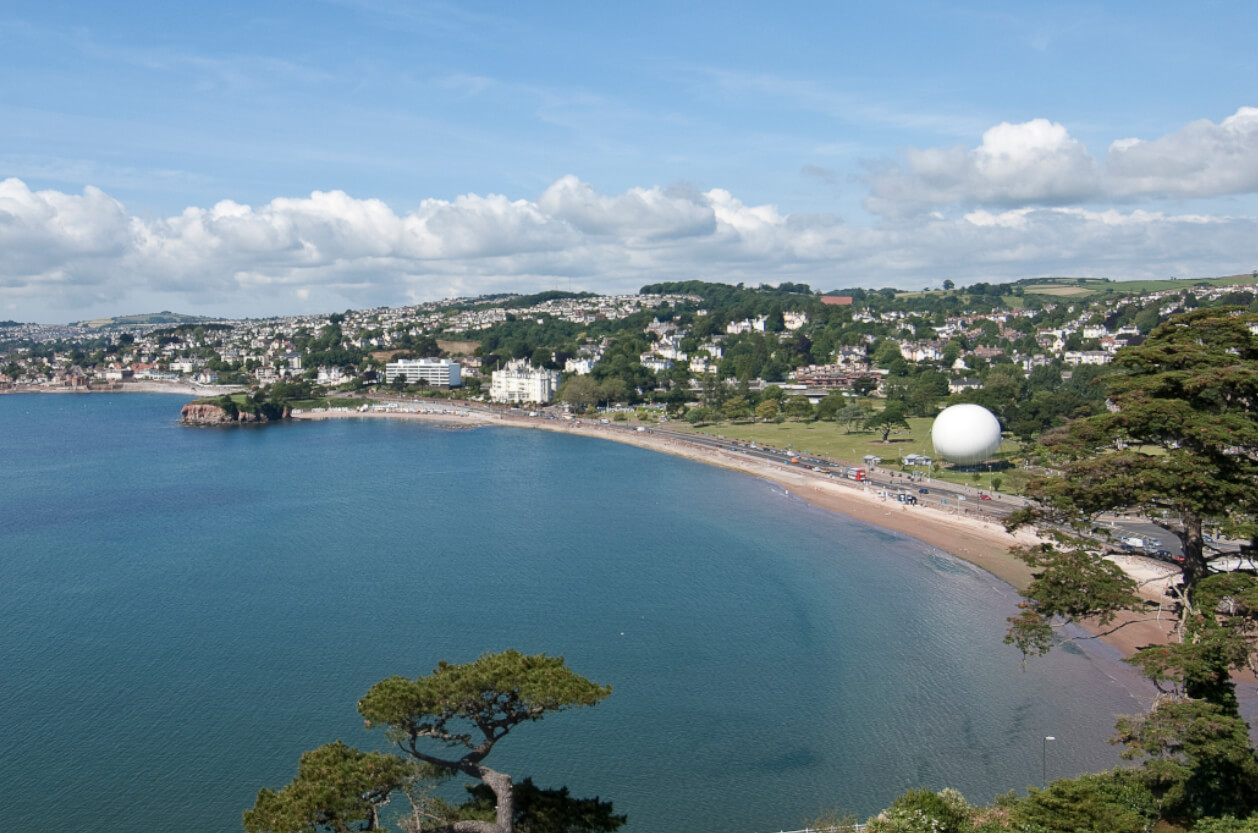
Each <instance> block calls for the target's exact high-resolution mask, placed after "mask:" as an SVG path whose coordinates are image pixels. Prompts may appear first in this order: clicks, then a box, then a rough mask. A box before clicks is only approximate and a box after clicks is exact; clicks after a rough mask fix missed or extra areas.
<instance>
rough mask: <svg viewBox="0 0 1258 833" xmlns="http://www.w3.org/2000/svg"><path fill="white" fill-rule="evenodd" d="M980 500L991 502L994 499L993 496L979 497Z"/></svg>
mask: <svg viewBox="0 0 1258 833" xmlns="http://www.w3.org/2000/svg"><path fill="white" fill-rule="evenodd" d="M978 499H979V500H991V499H992V496H991V495H979V496H978Z"/></svg>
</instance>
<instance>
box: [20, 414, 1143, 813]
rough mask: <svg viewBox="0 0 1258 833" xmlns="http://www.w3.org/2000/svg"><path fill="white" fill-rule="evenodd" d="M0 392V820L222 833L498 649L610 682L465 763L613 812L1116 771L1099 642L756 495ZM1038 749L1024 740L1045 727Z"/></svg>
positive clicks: (959, 574)
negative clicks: (374, 707)
mask: <svg viewBox="0 0 1258 833" xmlns="http://www.w3.org/2000/svg"><path fill="white" fill-rule="evenodd" d="M180 404H182V400H181V399H179V398H177V397H175V398H172V397H165V396H143V395H96V394H93V395H84V396H72V395H66V396H34V395H30V396H22V395H8V396H0V743H2V749H0V826H2V827H4V828H5V829H30V828H33V827H34V826H36V825H43V824H48V823H52V824H53V825H55V826H56V827H57V828H58V829H66V830H80V829H93V830H96V831H131V830H136V829H143V828H149V829H179V830H182V831H190V833H199V831H224V830H238V829H240V828H239V823H240V822H239V819H240V813H241V811H242V810H244V809H246V808H247V807H249V806H251V805H252V802H253V798H254V795H255V794H256V792H257V790H258V788H259V787H262V786H271V787H279V786H281V785H282V784H284V783H285V782H286V781H287V780H288V779H289V778H291V776H292V774H293V772H294V771H295V767H296V761H297V758H298V756H299V755H300V753H301V752H302V751H303V750H306V749H309V748H312V747H314V746H317V745H319V744H322V743H326V742H329V741H332V740H335V739H338V738H339V739H342V740H344V741H345V742H347V743H350V744H354V745H358V746H363V747H379V746H382V745H383V743H384V739H383V738H382V737H381V736H380V734H379V733H378V732H367V731H365V730H364V729H363V726H362V720H361V718H359V717H358V715H357V713H356V712H355V709H354V704H355V702H356V701H357V699H358V698H359V697H360V696H361V695H362V694H363V693H364V692H365V691H366V690H367V688H368V687H369V686H370V685H371V684H372V683H374V682H375V681H377V680H379V679H381V678H383V677H386V676H390V675H393V674H403V675H407V676H415V675H418V674H421V673H426V672H428V671H430V670H431V669H432V668H433V667H434V666H435V665H436V664H437V662H438V661H439V660H443V659H444V660H449V661H453V662H463V661H468V660H471V659H473V658H475V657H476V656H477V655H478V654H480V653H482V652H485V651H497V650H503V649H505V648H517V649H519V650H521V651H525V652H529V653H535V652H545V653H550V654H561V655H563V656H565V657H566V658H567V661H568V663H569V665H570V666H571V667H572V668H574V669H575V670H576V671H577V672H578V673H581V674H583V675H585V676H587V677H590V678H591V679H594V680H597V681H599V682H602V683H607V684H611V685H612V686H613V688H614V693H613V694H612V696H611V697H610V698H608V699H607V700H606V701H605V702H603V703H602V704H600V705H599V706H597V707H595V708H593V709H589V710H582V711H574V712H569V713H563V714H558V715H554V716H552V717H550V718H548V719H547V720H545V721H542V722H541V723H539V724H535V725H531V726H527V727H522V728H521V729H519V730H517V731H516V732H515V733H513V734H512V736H511V737H509V738H508V739H507V740H505V741H503V742H502V744H500V746H499V748H498V749H496V750H495V751H494V753H493V757H492V758H491V760H490V761H489V763H491V765H494V766H496V767H497V768H500V769H502V770H505V771H507V772H511V773H512V774H513V775H515V776H517V777H523V776H525V775H531V776H533V778H534V779H535V781H536V782H537V783H539V784H542V785H550V786H558V785H567V786H568V787H570V788H571V790H572V792H573V794H574V795H578V796H580V795H599V796H602V797H603V798H605V799H610V800H612V801H614V802H615V805H616V809H617V810H618V811H619V812H624V813H628V815H629V818H630V823H629V825H628V826H627V827H626V828H625V829H626V830H628V831H630V833H642V831H662V833H669V832H670V831H677V832H678V833H680V831H695V830H722V831H746V833H754V832H755V831H765V830H779V829H783V828H786V829H791V828H795V827H799V826H801V823H802V822H803V821H804V820H805V819H806V818H808V817H810V816H814V815H816V814H818V813H820V812H821V811H823V810H825V809H827V808H831V807H840V808H843V809H846V810H851V811H853V812H856V813H858V814H862V815H863V814H868V813H871V812H875V811H877V810H878V809H880V808H881V807H883V806H885V805H886V804H887V803H889V802H890V801H891V800H892V799H894V797H895V796H896V795H898V794H899V793H900V792H902V791H903V790H905V789H907V788H909V787H918V786H920V787H928V788H931V789H940V788H942V787H945V786H952V787H955V788H958V789H960V790H961V791H962V792H964V793H965V794H966V795H967V797H969V798H971V799H972V800H982V801H985V800H989V799H991V798H992V797H993V796H994V795H996V794H998V793H1001V792H1004V791H1007V790H1009V789H1019V790H1021V789H1024V788H1025V787H1026V786H1027V785H1028V784H1038V783H1039V781H1040V778H1041V775H1042V772H1041V768H1042V767H1043V766H1044V765H1045V763H1047V768H1048V774H1049V777H1057V776H1062V775H1067V774H1073V773H1077V772H1080V771H1085V770H1095V769H1101V768H1107V767H1109V766H1112V765H1114V764H1115V763H1116V762H1117V755H1116V753H1115V750H1114V749H1113V748H1112V747H1110V746H1108V745H1107V744H1106V742H1105V739H1106V738H1108V737H1109V736H1110V734H1111V733H1112V731H1111V730H1112V725H1113V721H1114V715H1115V714H1116V713H1123V712H1133V711H1137V710H1139V709H1141V708H1142V707H1143V703H1142V701H1141V698H1143V697H1145V696H1147V691H1146V689H1145V688H1144V687H1143V686H1142V684H1141V683H1140V681H1139V680H1138V678H1137V677H1136V676H1135V675H1134V674H1132V673H1131V671H1130V670H1129V669H1127V668H1126V667H1125V666H1123V665H1121V664H1120V663H1118V662H1117V661H1116V659H1115V657H1114V656H1113V655H1112V654H1111V653H1110V652H1108V650H1107V649H1105V648H1104V646H1099V647H1096V648H1089V649H1088V650H1086V651H1084V650H1077V649H1076V650H1072V651H1063V652H1056V653H1055V654H1054V655H1053V656H1050V657H1048V658H1046V659H1043V660H1037V661H1033V662H1032V663H1031V664H1029V666H1028V667H1027V670H1025V671H1022V670H1020V668H1019V656H1018V654H1017V652H1016V651H1015V650H1013V649H1011V648H1009V647H1007V646H1005V645H1003V644H1002V643H1001V636H1002V635H1003V631H1004V619H1005V617H1006V616H1008V615H1010V614H1011V613H1012V612H1013V611H1014V609H1015V604H1016V595H1015V594H1014V593H1013V591H1012V590H1011V588H1009V587H1008V586H1007V585H1005V584H1003V583H1001V582H1000V581H998V580H996V579H995V578H993V577H992V576H990V575H989V574H987V573H985V572H983V571H981V570H977V569H975V568H972V567H970V566H969V565H966V564H964V563H962V562H959V561H956V560H955V559H952V558H951V557H950V556H947V555H946V554H943V553H941V552H939V551H938V550H935V549H933V548H931V547H929V546H927V545H925V544H922V543H920V542H918V541H915V540H913V539H910V538H906V537H904V536H900V535H897V534H893V533H889V532H886V531H883V530H880V529H877V528H875V527H872V526H868V525H865V524H862V523H859V522H856V521H853V520H850V519H847V518H843V517H839V516H835V515H833V514H830V513H826V512H824V511H822V510H819V509H817V508H815V507H812V506H810V505H809V504H807V503H804V502H802V501H799V500H797V499H796V498H794V497H792V496H789V495H786V494H785V493H783V491H782V490H781V489H780V488H779V487H777V486H775V485H773V484H771V483H768V482H766V481H763V480H759V479H755V478H751V477H748V476H745V475H740V474H735V473H732V472H728V471H725V470H721V469H717V468H713V467H708V466H704V465H701V464H698V463H694V462H691V461H687V460H682V459H678V458H673V457H669V456H666V455H660V454H655V453H652V452H649V451H644V450H642V449H638V448H634V447H630V446H622V445H619V444H615V443H609V442H604V441H599V440H594V439H590V438H585V437H572V436H563V435H555V434H550V433H547V432H541V431H528V430H521V429H505V428H484V429H475V430H448V429H444V428H439V427H433V426H424V425H415V424H408V423H402V422H389V421H371V422H366V421H361V422H360V421H355V420H343V421H329V422H325V423H316V424H304V423H303V424H294V425H283V426H272V427H267V428H262V429H225V430H220V429H188V428H182V427H180V426H178V425H177V423H176V419H177V416H178V409H179V405H180ZM1047 735H1052V736H1055V737H1056V738H1057V740H1056V741H1054V742H1053V743H1052V744H1050V745H1048V747H1047V753H1048V755H1047V759H1046V760H1045V759H1044V758H1043V757H1042V755H1043V752H1044V751H1045V750H1044V741H1043V738H1044V737H1045V736H1047Z"/></svg>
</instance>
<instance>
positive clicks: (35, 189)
mask: <svg viewBox="0 0 1258 833" xmlns="http://www.w3.org/2000/svg"><path fill="white" fill-rule="evenodd" d="M1255 31H1258V6H1255V5H1254V4H1252V3H1198V4H1194V5H1192V6H1188V5H1186V4H1172V3H1142V4H1136V3H1109V4H1104V5H1103V6H1101V7H1094V6H1091V5H1086V6H1070V5H1061V4H996V3H992V4H956V3H947V4H945V3H924V2H915V3H880V4H862V5H858V4H839V3H827V4H806V3H797V4H775V5H770V4H763V3H756V4H751V3H746V4H730V3H722V4H712V3H704V4H678V3H675V2H674V3H636V4H617V5H616V6H613V5H612V4H589V3H585V4H576V3H572V4H553V3H551V4H541V3H532V4H468V3H461V4H433V3H421V2H415V3H403V2H392V0H343V2H328V3H320V2H309V1H308V2H300V3H298V2H293V3H249V4H243V3H233V2H222V3H217V4H197V5H195V6H194V5H192V4H172V3H162V4H157V3H152V4H149V3H110V4H100V3H90V4H89V3H57V2H46V3H41V4H38V5H36V4H26V7H25V8H23V7H21V6H16V5H14V4H10V5H9V6H8V7H5V8H3V9H0V72H2V73H3V75H4V77H5V79H6V83H5V84H3V85H0V318H16V319H18V320H39V321H64V320H71V319H77V318H83V317H91V316H95V315H105V314H117V313H127V312H139V311H150V310H153V309H158V308H166V309H176V310H179V311H184V312H192V313H205V314H224V315H269V314H280V313H288V312H305V311H319V310H334V309H343V308H345V307H348V306H374V305H381V304H390V305H394V304H401V303H409V302H414V301H419V300H427V299H433V298H440V297H444V296H448V295H453V294H474V293H478V292H486V291H504V290H506V291H520V292H530V291H536V290H539V289H548V288H555V287H561V288H569V287H571V288H573V289H590V290H602V291H632V290H634V289H636V288H637V287H639V286H641V285H642V284H645V283H649V282H653V281H657V280H673V279H688V278H702V279H708V280H728V281H746V282H750V283H759V282H770V283H773V282H777V281H779V280H793V281H799V280H803V281H806V282H809V283H811V284H813V285H814V286H815V287H817V288H824V289H831V288H838V287H844V286H852V285H864V286H884V285H895V286H900V287H904V288H913V287H923V286H937V285H939V283H940V282H941V281H942V280H943V279H945V278H951V279H953V280H956V281H958V282H960V283H965V282H969V281H975V280H1012V279H1016V278H1020V277H1028V276H1035V275H1045V274H1069V275H1107V276H1110V277H1114V278H1119V279H1121V278H1139V277H1151V276H1152V277H1166V276H1170V275H1179V276H1183V275H1215V274H1233V273H1237V272H1248V271H1250V270H1251V269H1254V268H1258V220H1256V219H1255V218H1258V197H1256V196H1255V194H1256V192H1258V109H1255V108H1258V83H1256V82H1258V53H1256V51H1255V50H1254V49H1253V45H1252V34H1253V32H1255Z"/></svg>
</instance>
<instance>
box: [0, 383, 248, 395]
mask: <svg viewBox="0 0 1258 833" xmlns="http://www.w3.org/2000/svg"><path fill="white" fill-rule="evenodd" d="M240 390H242V388H240V387H238V386H215V385H196V384H193V383H191V382H119V383H116V384H114V385H111V386H107V387H106V386H97V387H90V388H89V387H68V386H55V387H54V386H51V385H48V386H45V385H23V386H20V387H11V388H0V395H3V394H19V393H40V394H44V393H54V394H65V393H164V394H170V395H172V396H173V395H179V396H217V395H220V394H224V393H236V392H237V391H240Z"/></svg>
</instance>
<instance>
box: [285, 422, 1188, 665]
mask: <svg viewBox="0 0 1258 833" xmlns="http://www.w3.org/2000/svg"><path fill="white" fill-rule="evenodd" d="M425 405H426V410H427V412H423V411H420V412H411V411H402V410H398V411H366V412H359V411H353V410H346V411H311V412H304V413H297V414H293V416H292V419H293V420H294V421H298V420H301V421H319V420H325V419H401V420H411V421H416V422H426V423H432V424H446V425H463V426H466V427H469V428H471V427H479V426H495V425H498V426H508V427H512V428H528V429H534V430H542V431H551V432H553V433H559V434H575V435H580V436H586V437H593V438H596V439H602V440H609V441H611V442H619V443H623V444H625V445H634V446H637V447H639V448H644V449H646V450H648V451H655V452H660V453H663V454H671V455H673V456H675V457H684V458H686V459H689V460H694V461H695V462H699V463H704V464H706V465H713V466H719V467H721V468H725V469H729V470H731V471H736V472H739V473H742V474H749V475H751V476H753V477H759V478H761V479H764V480H768V481H770V482H772V483H774V484H776V485H778V486H781V487H782V488H783V489H784V490H786V491H787V492H788V493H789V494H790V495H791V496H792V497H798V498H800V499H802V500H805V501H807V502H808V503H811V504H812V505H814V506H817V507H819V508H821V509H824V510H827V511H830V512H836V513H838V514H841V515H845V516H847V517H849V518H852V519H854V520H858V521H863V522H864V523H867V524H870V525H872V526H876V527H879V528H880V529H885V530H889V531H892V532H897V533H899V534H902V535H907V536H908V537H910V538H914V539H916V540H918V541H921V542H923V543H925V544H927V545H929V546H931V547H934V548H936V549H938V550H942V551H943V552H946V553H948V554H949V555H952V556H953V557H955V558H958V559H960V560H961V561H964V562H966V563H968V564H971V565H973V566H975V567H978V568H979V569H981V570H984V571H986V572H987V573H990V574H991V575H992V576H994V577H995V578H997V579H999V580H1000V581H1003V582H1004V583H1006V584H1009V585H1010V586H1012V587H1013V588H1014V589H1015V590H1018V591H1021V590H1023V589H1024V588H1025V587H1026V586H1027V585H1028V584H1029V583H1030V581H1031V579H1032V574H1031V568H1030V567H1028V566H1027V565H1026V564H1024V563H1023V562H1022V561H1020V560H1018V559H1017V558H1015V557H1014V556H1013V555H1011V554H1010V553H1009V550H1010V548H1011V547H1014V546H1017V545H1026V544H1034V543H1037V542H1038V541H1039V540H1040V539H1039V537H1038V535H1036V534H1035V533H1034V532H1032V531H1030V530H1020V531H1019V532H1018V533H1017V534H1010V533H1008V532H1006V531H1005V529H1004V527H1003V526H1001V525H1000V524H999V523H994V522H992V521H985V520H982V519H979V518H974V517H968V516H964V515H961V514H957V513H952V512H948V513H945V512H941V511H939V510H937V509H934V508H932V507H929V506H925V505H916V506H910V505H906V504H901V503H897V502H894V501H889V500H884V499H881V498H879V497H877V496H876V494H874V493H872V492H867V491H865V490H864V489H862V488H859V487H857V486H856V485H855V484H854V483H852V482H851V481H848V480H831V479H828V478H825V477H821V476H816V475H813V474H812V473H811V472H808V471H806V470H802V469H797V468H791V469H788V468H786V467H785V466H783V465H781V464H776V465H775V464H774V463H772V462H769V461H765V460H757V459H753V458H748V457H745V456H742V455H739V454H735V453H730V452H728V451H724V450H717V449H713V448H711V447H709V446H705V445H701V444H699V443H688V442H686V440H685V439H683V438H679V437H677V436H676V435H672V434H670V435H667V436H664V435H660V434H653V433H650V432H649V431H648V432H636V431H629V430H626V429H622V428H611V427H610V426H607V425H602V424H599V423H589V422H586V421H581V422H580V423H578V422H577V421H575V420H573V421H570V420H546V419H539V418H537V417H532V418H530V417H524V416H518V417H517V416H512V415H509V414H504V413H501V412H497V411H488V410H486V411H482V410H480V409H479V408H477V407H476V406H467V405H456V404H454V403H446V402H437V401H434V402H431V403H425ZM1123 561H1124V563H1120V566H1121V567H1122V568H1123V569H1124V570H1125V571H1126V572H1127V573H1128V574H1129V575H1132V576H1133V578H1135V579H1136V580H1137V581H1140V582H1142V593H1141V595H1143V596H1144V597H1145V598H1146V599H1148V600H1150V601H1153V602H1157V601H1158V596H1159V594H1160V591H1161V587H1162V585H1163V582H1161V581H1158V580H1157V576H1158V575H1159V574H1160V571H1162V570H1165V568H1164V567H1162V566H1161V565H1157V564H1156V563H1154V562H1149V561H1148V560H1147V559H1137V558H1132V557H1127V558H1125V559H1123ZM1136 619H1141V620H1146V621H1134V620H1136ZM1129 620H1131V621H1132V624H1129V625H1126V626H1124V627H1123V628H1121V629H1120V630H1117V631H1114V632H1112V633H1111V632H1109V631H1111V630H1112V629H1113V627H1114V626H1115V625H1116V624H1118V623H1120V622H1126V621H1129ZM1173 621H1174V620H1173V617H1172V618H1171V619H1170V620H1168V619H1167V618H1166V616H1165V615H1163V616H1162V617H1161V618H1160V620H1159V619H1158V617H1156V616H1151V615H1150V616H1139V615H1137V614H1128V615H1125V616H1122V617H1119V618H1118V619H1117V620H1116V622H1114V623H1112V624H1111V625H1109V626H1100V625H1098V624H1097V623H1095V622H1087V621H1083V622H1080V623H1078V624H1079V626H1080V627H1081V628H1083V629H1084V630H1086V631H1087V632H1088V633H1090V634H1091V636H1090V637H1088V638H1089V639H1098V640H1100V641H1102V642H1104V643H1106V644H1108V645H1111V646H1113V647H1114V648H1116V649H1118V651H1120V652H1121V653H1122V655H1123V656H1124V657H1130V656H1131V655H1132V654H1134V653H1135V651H1136V650H1137V649H1138V648H1141V647H1143V646H1145V645H1149V644H1154V643H1158V644H1162V643H1165V642H1167V640H1168V639H1169V637H1170V625H1172V624H1173Z"/></svg>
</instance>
